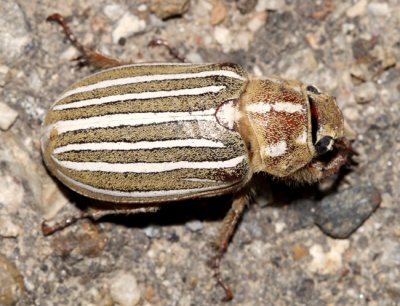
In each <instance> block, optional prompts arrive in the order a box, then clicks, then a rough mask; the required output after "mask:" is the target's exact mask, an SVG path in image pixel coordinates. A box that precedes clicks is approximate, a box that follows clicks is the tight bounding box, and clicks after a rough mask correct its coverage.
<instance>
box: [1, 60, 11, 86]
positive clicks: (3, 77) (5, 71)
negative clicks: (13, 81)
mask: <svg viewBox="0 0 400 306" xmlns="http://www.w3.org/2000/svg"><path fill="white" fill-rule="evenodd" d="M9 71H10V68H9V67H8V66H4V65H0V86H4V85H6V77H7V74H8V72H9Z"/></svg>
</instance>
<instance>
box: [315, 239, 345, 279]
mask: <svg viewBox="0 0 400 306" xmlns="http://www.w3.org/2000/svg"><path fill="white" fill-rule="evenodd" d="M328 239H329V240H328V244H329V245H330V250H329V251H328V252H326V253H325V252H324V250H323V248H322V246H321V245H319V244H316V245H313V246H312V247H311V248H310V255H311V257H312V261H311V262H310V264H309V266H308V268H309V270H310V271H311V272H313V273H319V274H332V273H336V272H337V271H339V270H340V269H341V268H342V266H343V261H342V257H343V253H344V252H345V251H346V250H347V249H348V248H349V245H350V243H349V241H348V240H335V239H330V238H328Z"/></svg>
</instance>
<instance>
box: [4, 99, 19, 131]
mask: <svg viewBox="0 0 400 306" xmlns="http://www.w3.org/2000/svg"><path fill="white" fill-rule="evenodd" d="M17 117H18V113H17V112H16V111H15V110H13V109H12V108H11V107H9V106H8V105H7V104H5V103H2V102H0V129H2V130H3V131H6V130H8V129H9V128H10V127H11V125H12V124H13V123H14V122H15V120H17Z"/></svg>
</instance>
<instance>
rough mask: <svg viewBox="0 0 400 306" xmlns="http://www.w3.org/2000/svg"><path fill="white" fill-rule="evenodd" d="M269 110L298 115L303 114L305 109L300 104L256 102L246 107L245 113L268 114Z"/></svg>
mask: <svg viewBox="0 0 400 306" xmlns="http://www.w3.org/2000/svg"><path fill="white" fill-rule="evenodd" d="M271 110H274V111H277V112H286V113H299V112H304V111H305V108H304V106H303V105H301V104H298V103H291V102H269V103H267V102H256V103H252V104H248V105H247V106H246V111H248V112H252V113H261V114H263V113H268V112H270V111H271Z"/></svg>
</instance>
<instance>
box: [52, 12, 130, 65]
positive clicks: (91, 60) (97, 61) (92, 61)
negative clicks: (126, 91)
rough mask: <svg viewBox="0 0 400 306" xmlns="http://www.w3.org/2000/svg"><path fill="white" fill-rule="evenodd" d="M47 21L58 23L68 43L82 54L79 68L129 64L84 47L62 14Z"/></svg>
mask: <svg viewBox="0 0 400 306" xmlns="http://www.w3.org/2000/svg"><path fill="white" fill-rule="evenodd" d="M46 21H49V22H56V23H58V24H59V25H60V26H61V28H62V30H63V32H64V34H65V37H66V38H67V39H68V41H69V42H70V43H71V44H72V45H73V46H74V47H75V48H76V49H77V50H78V51H79V52H80V53H81V55H80V56H78V57H77V58H76V59H75V60H76V61H77V65H78V67H83V66H92V67H94V68H98V69H104V68H111V67H116V66H121V65H125V64H128V63H127V62H122V61H120V60H117V59H115V58H112V57H109V56H107V55H104V54H102V53H100V52H98V51H94V50H91V49H90V48H88V47H86V46H84V45H82V44H81V43H80V42H79V40H78V39H77V38H76V36H75V34H74V33H73V32H72V31H71V29H70V27H69V26H68V24H67V22H66V21H65V18H64V16H62V15H61V14H58V13H55V14H52V15H50V16H48V17H47V19H46Z"/></svg>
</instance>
